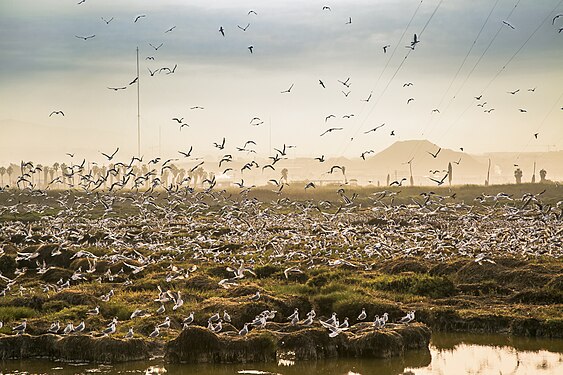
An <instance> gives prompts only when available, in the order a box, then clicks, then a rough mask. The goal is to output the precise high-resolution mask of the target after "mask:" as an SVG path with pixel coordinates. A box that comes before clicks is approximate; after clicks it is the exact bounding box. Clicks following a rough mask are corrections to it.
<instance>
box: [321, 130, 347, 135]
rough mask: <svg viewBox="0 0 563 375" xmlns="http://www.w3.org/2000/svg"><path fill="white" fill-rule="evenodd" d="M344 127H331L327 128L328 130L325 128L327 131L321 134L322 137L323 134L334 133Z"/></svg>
mask: <svg viewBox="0 0 563 375" xmlns="http://www.w3.org/2000/svg"><path fill="white" fill-rule="evenodd" d="M342 129H343V128H330V129H327V130H325V131H324V132H323V133H322V134H321V137H322V136H323V135H325V134H326V133H332V132H333V131H336V130H342Z"/></svg>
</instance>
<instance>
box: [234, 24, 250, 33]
mask: <svg viewBox="0 0 563 375" xmlns="http://www.w3.org/2000/svg"><path fill="white" fill-rule="evenodd" d="M249 26H250V24H247V25H246V26H245V27H242V26H239V25H237V27H238V28H239V29H241V30H242V31H246V29H248V27H249Z"/></svg>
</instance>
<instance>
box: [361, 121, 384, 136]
mask: <svg viewBox="0 0 563 375" xmlns="http://www.w3.org/2000/svg"><path fill="white" fill-rule="evenodd" d="M384 125H385V123H383V124H381V125H378V126H376V127H375V128H373V129H370V130H368V131H365V132H364V134H368V133H371V132H374V131H376V130H377V129H379V128H381V127H383V126H384Z"/></svg>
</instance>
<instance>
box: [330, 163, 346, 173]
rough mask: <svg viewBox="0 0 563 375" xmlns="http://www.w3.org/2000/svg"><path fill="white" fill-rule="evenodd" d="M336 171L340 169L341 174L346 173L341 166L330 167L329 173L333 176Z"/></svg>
mask: <svg viewBox="0 0 563 375" xmlns="http://www.w3.org/2000/svg"><path fill="white" fill-rule="evenodd" d="M335 169H340V171H341V172H343V171H344V170H343V169H342V167H341V166H340V165H333V166H332V167H330V171H329V172H328V173H330V174H332V173H333V172H334V170H335ZM343 173H344V172H343Z"/></svg>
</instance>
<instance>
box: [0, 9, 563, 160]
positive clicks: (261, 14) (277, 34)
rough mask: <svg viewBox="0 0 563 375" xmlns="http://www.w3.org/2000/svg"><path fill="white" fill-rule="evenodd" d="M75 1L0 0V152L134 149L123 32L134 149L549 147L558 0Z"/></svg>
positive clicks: (294, 152) (561, 137) (307, 153)
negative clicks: (406, 143)
mask: <svg viewBox="0 0 563 375" xmlns="http://www.w3.org/2000/svg"><path fill="white" fill-rule="evenodd" d="M77 2H78V1H76V2H64V3H61V2H60V1H54V0H47V1H42V2H40V3H37V2H31V1H29V0H24V1H15V0H6V1H4V2H2V4H1V5H0V30H1V32H2V35H3V36H4V38H3V39H2V40H1V41H0V48H1V49H2V51H3V53H2V55H0V82H2V85H1V86H0V100H1V102H2V103H3V105H2V106H1V107H0V129H1V130H2V136H3V139H11V142H10V144H9V147H4V148H2V149H0V162H8V161H17V160H35V161H37V162H40V161H41V160H42V157H46V156H47V155H48V157H49V158H53V157H56V155H60V158H64V157H65V154H66V153H67V152H70V153H76V154H77V155H84V157H89V158H91V159H95V157H96V156H97V157H98V158H99V159H100V160H103V159H104V158H103V156H101V152H106V153H109V152H112V151H113V150H114V149H115V148H116V147H120V155H121V156H122V157H130V156H131V155H136V154H137V133H136V132H137V92H136V85H135V84H132V85H130V82H132V81H134V79H135V77H136V60H135V57H136V56H135V54H136V48H137V46H138V47H139V59H140V77H139V78H140V92H141V95H140V104H141V127H142V134H141V138H142V141H141V144H142V145H141V146H142V147H141V154H142V155H145V156H146V157H154V156H157V155H158V156H162V157H178V150H184V151H186V150H187V149H189V148H190V147H192V146H193V156H199V157H203V156H215V157H220V156H221V155H223V154H225V153H235V154H236V155H237V156H241V157H246V158H248V159H249V160H251V159H253V158H254V157H260V158H267V157H268V156H269V155H272V154H273V153H274V152H275V151H274V150H273V149H274V148H278V149H281V148H282V147H283V145H284V144H285V145H293V146H295V148H293V149H291V153H290V156H292V157H317V156H320V155H326V156H327V157H340V156H344V157H347V158H358V157H359V156H360V154H361V153H363V152H365V151H367V150H374V153H377V152H379V151H382V150H384V149H385V148H387V147H389V146H390V145H392V144H393V143H394V142H396V141H400V140H410V139H428V140H429V141H431V142H433V143H434V144H437V145H439V146H440V147H444V148H450V149H452V150H459V149H460V148H463V149H464V152H467V153H470V154H481V153H486V152H502V151H513V152H522V153H525V152H540V151H548V150H552V151H553V150H561V149H562V141H563V126H562V124H563V110H562V107H563V89H561V87H563V65H562V64H561V61H563V48H562V43H563V32H559V29H560V28H563V17H559V18H556V19H554V17H555V16H556V15H558V14H560V13H563V6H562V4H563V1H559V0H557V1H542V2H541V3H538V2H530V1H521V0H514V1H507V0H497V1H484V0H479V1H474V2H471V3H468V2H455V1H454V2H448V1H439V0H434V1H429V0H423V1H411V0H387V1H378V2H370V1H360V0H357V1H327V2H318V1H314V2H311V3H308V4H302V2H298V1H294V0H285V1H275V2H267V3H264V2H258V1H216V2H213V3H212V4H209V2H205V1H202V0H201V1H193V2H191V3H190V4H189V5H188V4H185V3H184V2H181V1H179V0H166V1H159V2H157V3H155V2H152V1H147V0H141V1H132V0H130V1H119V2H115V1H109V0H87V1H86V2H84V3H82V4H80V5H78V4H76V3H77ZM323 6H330V10H328V9H326V10H323ZM250 10H254V11H255V13H251V12H249V11H250ZM139 15H144V17H141V18H139V19H138V20H137V22H134V21H135V19H136V17H137V16H139ZM102 17H103V19H102ZM108 21H109V22H108ZM503 21H504V22H505V23H503ZM248 24H249V26H247V25H248ZM239 26H240V27H239ZM220 28H223V30H224V33H225V36H222V34H221V33H220V31H219V29H220ZM243 29H245V30H243ZM415 33H416V34H417V35H418V39H419V40H420V41H419V42H418V43H416V45H415V46H414V47H415V48H414V49H410V48H405V46H409V45H410V44H411V42H412V40H413V34H415ZM92 35H95V36H94V37H91V38H87V40H83V39H81V38H79V37H89V36H92ZM149 43H150V44H149ZM160 44H162V46H160ZM151 45H152V46H151ZM387 45H389V47H387V48H386V52H384V50H383V47H384V46H387ZM153 46H154V47H153ZM159 46H160V47H159ZM249 46H253V49H252V53H251V52H250V50H249V48H248V47H249ZM157 48H158V49H157ZM151 57H153V58H154V60H152V59H150V58H151ZM174 66H176V69H174ZM161 68H164V69H161ZM159 69H161V70H160V71H159V72H157V73H154V72H155V71H158V70H159ZM172 70H173V73H172ZM151 74H154V75H152V76H151ZM348 78H349V80H348ZM319 80H321V81H322V82H323V84H324V85H325V86H326V88H323V87H322V86H321V85H320V83H319ZM339 81H340V82H339ZM342 82H344V83H345V84H344V83H342ZM408 83H412V85H405V84H408ZM108 87H113V88H121V87H126V89H123V90H121V89H118V90H112V89H108ZM290 87H291V90H290V92H286V93H282V92H283V91H286V90H288V89H289V88H290ZM348 92H349V93H348ZM510 92H513V94H511V93H510ZM481 95H482V97H481V99H480V100H477V99H476V98H475V97H479V96H481ZM454 97H455V99H454ZM368 98H369V100H368ZM411 98H413V99H414V100H411V101H410V102H409V103H408V104H407V101H408V100H409V99H411ZM485 102H486V104H484V103H485ZM478 105H482V106H478ZM193 107H203V108H204V109H190V108H193ZM434 110H437V111H434ZM485 110H489V111H490V112H489V113H486V112H485ZM53 111H63V112H64V116H62V115H59V114H53V115H52V116H49V115H50V114H51V113H52V112H53ZM352 114H353V116H350V115H352ZM329 115H334V117H329V118H328V119H327V117H328V116H329ZM344 116H349V117H348V118H345V117H344ZM255 117H257V118H259V120H255V121H252V119H254V118H255ZM173 118H178V119H182V118H183V120H182V122H183V123H186V124H188V125H189V126H185V127H183V128H182V129H181V130H180V128H179V123H178V122H176V121H174V120H172V119H173ZM257 124H259V125H257ZM381 124H385V125H384V126H383V127H381V128H379V129H377V130H376V131H373V132H370V133H368V134H365V133H366V132H367V131H369V130H370V129H373V128H375V127H377V126H380V125H381ZM330 128H342V130H334V131H333V132H330V133H327V134H325V135H323V136H322V137H321V136H320V134H322V133H324V132H325V131H326V130H328V129H330ZM391 131H393V134H394V135H391ZM536 133H537V137H536V136H535V134H536ZM223 137H225V138H226V144H225V149H224V150H219V149H217V148H215V147H214V146H213V143H214V142H215V143H216V142H219V143H220V142H221V140H222V138H223ZM247 140H253V141H254V142H255V143H256V145H255V146H253V147H252V150H253V151H255V152H256V154H254V153H249V152H242V153H238V152H237V151H236V147H242V146H243V145H244V143H245V142H246V141H247ZM415 151H416V150H412V152H411V153H414V152H415Z"/></svg>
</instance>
